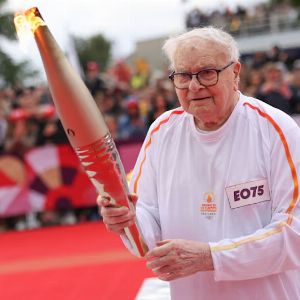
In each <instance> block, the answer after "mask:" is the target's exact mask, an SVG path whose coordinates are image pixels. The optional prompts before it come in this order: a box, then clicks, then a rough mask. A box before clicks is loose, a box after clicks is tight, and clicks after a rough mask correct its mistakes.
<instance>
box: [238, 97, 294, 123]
mask: <svg viewBox="0 0 300 300" xmlns="http://www.w3.org/2000/svg"><path fill="white" fill-rule="evenodd" d="M241 98H242V105H243V110H242V111H243V114H244V115H245V117H246V118H247V119H248V120H249V121H250V122H266V123H270V124H272V125H273V126H279V127H280V128H290V127H295V126H297V124H296V122H295V121H294V120H293V118H292V117H291V116H289V115H288V114H286V113H285V112H283V111H282V110H280V109H277V108H275V107H273V106H271V105H269V104H267V103H265V102H263V101H261V100H259V99H256V98H253V97H248V96H245V95H242V97H241Z"/></svg>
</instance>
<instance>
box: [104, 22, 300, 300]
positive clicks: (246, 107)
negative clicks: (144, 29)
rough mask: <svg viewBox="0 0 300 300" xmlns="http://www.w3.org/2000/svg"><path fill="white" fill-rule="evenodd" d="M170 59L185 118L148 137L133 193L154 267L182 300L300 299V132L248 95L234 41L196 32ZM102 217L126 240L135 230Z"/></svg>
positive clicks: (116, 212) (172, 48) (170, 50)
mask: <svg viewBox="0 0 300 300" xmlns="http://www.w3.org/2000/svg"><path fill="white" fill-rule="evenodd" d="M164 50H165V52H166V54H167V56H168V57H169V59H170V62H171V68H172V69H173V70H174V71H173V72H172V73H171V75H170V79H171V80H172V81H173V83H174V86H175V89H176V92H177V96H178V99H179V101H180V104H181V107H180V108H177V109H174V110H172V111H168V112H166V113H164V114H163V115H161V116H160V117H159V118H158V119H157V120H156V121H155V122H154V123H153V124H152V126H151V127H150V129H149V132H148V135H147V137H146V139H145V143H144V145H143V147H142V149H141V152H140V155H139V157H138V160H137V163H136V166H135V169H134V172H133V178H132V181H131V185H130V186H131V191H132V192H133V193H136V194H137V195H138V200H137V205H136V217H137V220H138V222H139V225H140V228H141V232H142V234H143V236H144V239H145V242H146V243H147V245H148V247H149V249H150V250H149V252H148V253H147V255H146V258H147V260H148V262H147V266H148V267H149V268H151V269H152V270H153V271H154V272H155V274H157V276H158V277H159V278H160V279H162V280H167V281H170V288H171V297H172V299H176V300H182V299H188V300H193V299H195V300H196V299H197V300H198V299H206V300H208V299H209V300H216V299H222V300H229V299H230V300H232V299H243V300H247V299H251V300H254V299H259V300H261V299H272V300H283V299H289V300H292V299H300V285H299V282H300V272H299V266H300V251H299V249H300V220H299V215H300V206H299V201H298V200H299V184H298V173H299V171H300V146H299V141H300V129H299V128H298V126H297V125H296V123H295V122H294V121H293V120H292V119H291V118H290V117H289V116H288V115H286V114H285V113H284V112H282V111H280V110H278V109H275V108H273V107H271V106H269V105H267V104H266V103H263V102H261V101H259V100H257V99H254V98H250V97H246V96H244V95H242V94H241V93H240V92H239V91H238V81H239V73H240V68H241V65H240V63H239V52H238V48H237V45H236V43H235V41H234V40H233V38H232V37H231V36H230V35H228V34H227V33H225V32H224V31H222V30H219V29H215V28H212V27H207V28H201V29H194V30H192V31H190V32H187V33H184V34H182V35H180V36H178V37H175V38H171V39H169V40H168V41H167V42H166V43H165V45H164ZM99 206H100V209H101V213H102V216H103V220H104V223H105V224H106V226H107V227H108V229H109V230H111V231H113V232H116V233H118V234H122V233H123V228H124V227H126V226H128V225H130V224H132V222H133V221H134V219H135V214H134V213H133V212H131V211H129V210H128V209H127V208H125V207H111V206H110V204H109V200H108V199H104V198H99ZM123 239H124V240H125V238H123ZM125 243H126V241H125Z"/></svg>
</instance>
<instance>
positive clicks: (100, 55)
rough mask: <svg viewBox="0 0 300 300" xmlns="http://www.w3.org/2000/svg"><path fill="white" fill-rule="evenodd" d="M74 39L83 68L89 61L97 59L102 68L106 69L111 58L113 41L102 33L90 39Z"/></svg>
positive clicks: (102, 69)
mask: <svg viewBox="0 0 300 300" xmlns="http://www.w3.org/2000/svg"><path fill="white" fill-rule="evenodd" d="M74 39H75V48H76V51H77V53H78V58H79V62H80V65H81V67H82V69H83V70H85V69H86V65H87V62H88V61H95V62H97V64H98V65H99V66H100V70H101V71H104V70H105V69H106V67H107V65H108V63H109V61H110V59H111V42H110V41H108V40H107V39H106V38H105V37H104V36H103V35H102V34H97V35H94V36H92V37H90V38H88V39H83V38H79V37H75V38H74Z"/></svg>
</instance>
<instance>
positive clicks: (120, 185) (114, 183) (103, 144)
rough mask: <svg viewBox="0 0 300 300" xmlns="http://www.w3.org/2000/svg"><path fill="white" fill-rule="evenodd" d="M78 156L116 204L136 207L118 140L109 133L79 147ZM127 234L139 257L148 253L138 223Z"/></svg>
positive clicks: (99, 191) (94, 180)
mask: <svg viewBox="0 0 300 300" xmlns="http://www.w3.org/2000/svg"><path fill="white" fill-rule="evenodd" d="M75 151H76V153H77V156H78V158H79V160H80V162H81V164H82V166H83V168H84V169H85V171H86V173H87V175H88V176H89V177H90V180H91V182H92V183H93V184H94V186H95V188H96V190H97V191H98V193H99V194H101V195H102V196H106V197H109V198H110V199H111V204H112V205H117V206H126V207H128V208H129V209H131V210H132V209H135V208H134V207H133V205H132V203H131V201H130V199H129V197H128V194H129V190H128V185H127V181H126V177H125V171H124V168H123V165H122V163H121V159H120V156H119V153H118V151H117V148H116V146H115V143H114V141H113V139H112V137H111V135H110V133H109V132H108V133H107V134H106V135H105V136H104V137H103V138H101V139H99V140H98V141H96V142H94V143H92V144H90V145H87V146H85V147H80V148H76V149H75ZM125 234H126V236H127V238H128V240H129V241H130V244H131V246H132V247H133V248H134V251H135V252H136V253H138V254H139V256H144V255H145V253H146V252H147V249H146V247H145V246H146V245H145V244H144V243H143V239H142V237H141V234H140V232H139V229H138V226H137V224H136V223H135V224H133V225H132V226H130V227H127V228H125Z"/></svg>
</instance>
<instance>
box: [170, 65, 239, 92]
mask: <svg viewBox="0 0 300 300" xmlns="http://www.w3.org/2000/svg"><path fill="white" fill-rule="evenodd" d="M233 64H234V61H231V62H230V63H229V64H227V65H226V66H225V67H223V68H221V69H213V68H209V69H203V70H201V71H199V72H196V73H185V72H178V73H175V71H173V72H172V73H171V74H170V75H169V78H170V79H171V80H172V81H173V83H174V85H175V87H176V88H177V89H187V88H189V85H190V82H191V80H192V79H193V76H196V78H197V80H198V82H199V84H201V85H203V86H205V87H208V86H213V85H216V84H217V83H218V80H219V74H220V73H221V72H222V71H224V70H225V69H227V68H228V67H230V66H231V65H233Z"/></svg>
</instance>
